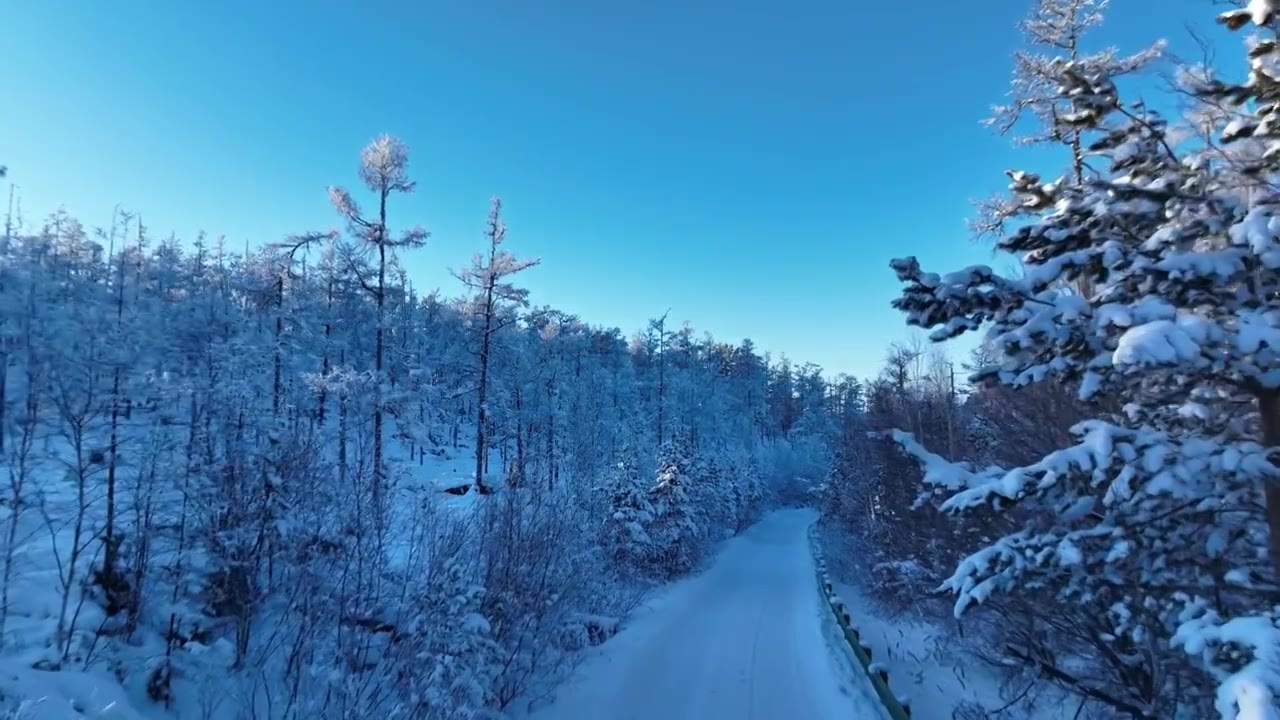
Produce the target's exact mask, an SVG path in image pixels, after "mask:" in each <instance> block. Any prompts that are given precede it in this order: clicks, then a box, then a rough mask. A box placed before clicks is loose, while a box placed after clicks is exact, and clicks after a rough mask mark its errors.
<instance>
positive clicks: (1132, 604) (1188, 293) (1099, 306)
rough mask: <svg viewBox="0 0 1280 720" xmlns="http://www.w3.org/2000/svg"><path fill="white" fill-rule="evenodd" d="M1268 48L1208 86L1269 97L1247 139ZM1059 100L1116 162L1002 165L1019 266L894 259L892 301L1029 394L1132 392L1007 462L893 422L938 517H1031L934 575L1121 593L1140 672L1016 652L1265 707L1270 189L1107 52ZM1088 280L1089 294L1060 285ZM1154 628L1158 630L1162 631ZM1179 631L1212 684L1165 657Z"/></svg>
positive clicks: (967, 583)
mask: <svg viewBox="0 0 1280 720" xmlns="http://www.w3.org/2000/svg"><path fill="white" fill-rule="evenodd" d="M1272 12H1274V8H1272V7H1271V6H1270V4H1269V3H1264V2H1256V3H1253V4H1252V6H1251V7H1250V8H1247V9H1245V10H1243V11H1238V12H1233V13H1229V14H1227V15H1226V16H1224V19H1225V20H1226V21H1227V22H1230V23H1234V24H1244V23H1245V22H1248V21H1249V20H1250V19H1253V20H1257V21H1266V20H1268V19H1269V18H1270V14H1271V13H1272ZM1275 52H1276V51H1275V46H1274V43H1263V44H1261V45H1259V46H1257V47H1256V48H1255V49H1254V50H1253V51H1252V52H1251V70H1252V72H1251V75H1250V78H1249V80H1248V82H1246V83H1245V84H1244V85H1243V86H1232V85H1229V84H1226V83H1218V84H1216V85H1214V86H1212V87H1210V88H1208V90H1209V91H1212V92H1214V93H1215V94H1217V95H1219V96H1221V97H1229V98H1233V99H1234V100H1235V101H1236V102H1238V103H1241V104H1243V103H1245V102H1246V101H1250V100H1253V101H1256V104H1255V105H1254V106H1255V107H1257V108H1258V110H1257V111H1256V115H1255V116H1254V117H1255V120H1254V122H1253V123H1252V124H1251V125H1250V126H1249V129H1248V130H1247V131H1246V132H1245V133H1244V134H1247V135H1252V136H1255V137H1257V136H1264V137H1271V133H1272V132H1273V131H1272V129H1271V123H1270V120H1271V113H1272V112H1273V108H1274V104H1273V103H1271V102H1270V99H1272V98H1273V93H1275V90H1274V88H1276V87H1277V84H1276V80H1275V78H1276V77H1277V76H1276V75H1275V74H1274V71H1273V70H1272V68H1274V67H1276V64H1275V61H1276V56H1275ZM1058 92H1059V94H1060V96H1061V97H1060V98H1059V103H1060V104H1061V105H1062V106H1063V107H1066V108H1068V109H1070V113H1069V115H1070V117H1072V118H1073V119H1074V120H1075V122H1076V123H1077V125H1076V127H1077V128H1078V129H1079V131H1080V133H1081V143H1082V144H1081V147H1082V149H1083V152H1084V153H1085V154H1086V155H1087V157H1089V158H1096V159H1097V161H1099V163H1100V164H1104V167H1103V169H1102V170H1100V172H1099V174H1098V176H1097V177H1093V178H1088V179H1087V180H1086V182H1085V183H1084V184H1082V185H1076V184H1074V183H1069V182H1058V181H1044V180H1042V179H1041V178H1039V177H1038V176H1035V175H1033V174H1029V173H1020V172H1014V173H1011V174H1010V176H1011V178H1012V180H1013V183H1012V185H1011V190H1012V192H1013V196H1014V199H1013V201H1011V202H1010V203H1009V207H1016V208H1017V213H1016V215H1017V217H1018V219H1019V220H1020V221H1024V222H1025V224H1024V225H1023V226H1022V227H1020V228H1019V229H1018V230H1016V231H1014V232H1013V233H1011V234H1009V235H1008V236H1007V237H1005V238H1003V239H1001V240H1000V241H999V243H998V247H999V248H1000V249H1001V250H1004V251H1006V252H1009V253H1012V254H1014V255H1016V256H1017V257H1019V258H1020V259H1021V260H1022V262H1023V265H1024V266H1025V274H1024V275H1023V276H1022V277H1018V278H1009V277H1002V276H1000V275H998V274H996V273H994V272H992V271H991V270H990V269H989V268H986V267H981V266H979V267H970V268H967V269H965V270H962V271H960V272H955V273H949V274H947V275H937V274H933V273H928V272H925V271H924V270H922V269H921V268H920V266H919V264H918V262H916V260H915V259H914V258H906V259H901V260H895V261H894V263H893V267H894V269H895V271H896V272H897V274H898V277H899V278H900V279H901V280H902V281H903V282H904V283H905V285H906V287H905V289H904V291H903V294H902V297H901V298H899V299H898V300H896V301H895V303H894V304H895V306H896V307H897V308H899V309H900V310H902V311H904V312H905V313H906V314H907V318H908V322H909V323H910V324H912V325H918V326H921V327H925V328H934V330H933V333H932V335H931V337H932V338H933V339H934V340H945V339H948V338H951V337H955V336H957V335H960V334H962V333H965V332H969V331H977V330H985V332H986V335H985V337H986V341H987V343H988V344H989V346H990V347H991V349H992V350H993V351H994V352H995V353H996V354H997V358H996V362H995V363H993V364H992V365H990V366H989V367H986V368H984V369H983V370H981V371H979V372H978V373H977V375H976V377H975V379H977V380H979V381H982V382H992V383H999V384H1003V385H1006V386H1009V387H1013V388H1018V387H1024V386H1027V385H1030V384H1032V383H1035V382H1037V381H1040V380H1043V379H1045V378H1056V379H1060V380H1062V381H1065V382H1071V383H1074V384H1075V385H1076V386H1077V387H1078V389H1079V394H1080V396H1081V397H1082V398H1085V399H1092V400H1095V401H1101V400H1107V399H1118V400H1119V401H1120V403H1115V404H1116V405H1119V404H1121V403H1122V404H1123V407H1122V408H1121V410H1120V411H1119V412H1114V413H1109V412H1105V408H1106V404H1107V403H1103V404H1101V405H1100V406H1099V408H1098V409H1096V410H1095V413H1096V414H1095V416H1094V417H1093V418H1091V419H1088V420H1085V421H1083V422H1080V423H1078V424H1077V425H1076V426H1075V428H1074V429H1073V435H1074V442H1073V444H1070V445H1068V446H1066V447H1062V448H1060V449H1057V450H1054V451H1052V452H1050V453H1048V454H1046V455H1045V456H1044V457H1043V458H1041V459H1039V460H1038V461H1035V462H1032V463H1030V464H1027V465H1023V466H1021V467H1014V468H1002V467H994V466H993V467H985V468H984V467H979V466H975V465H973V464H970V463H954V462H950V461H947V460H945V459H944V458H942V457H941V456H939V455H937V454H934V453H932V452H930V451H928V450H926V449H925V448H923V447H922V446H921V445H920V444H919V443H918V442H917V441H916V440H915V439H914V438H913V437H911V436H910V435H909V434H906V433H902V432H899V433H897V435H896V437H897V440H898V442H899V443H900V445H901V446H902V447H903V448H904V449H905V450H906V451H907V452H908V453H910V454H911V455H913V456H915V457H916V458H917V459H919V460H920V461H921V463H922V467H923V469H924V472H925V482H926V483H927V484H928V485H930V486H932V487H933V488H934V489H935V490H937V491H938V492H940V493H941V494H943V495H945V496H946V499H945V500H944V501H943V502H942V505H941V507H942V509H943V510H945V511H947V512H952V513H962V512H972V511H977V510H980V509H982V508H991V507H994V508H997V509H1002V510H1004V511H1005V513H1006V514H1013V516H1014V517H1016V518H1018V526H1017V527H1016V528H1015V529H1014V530H1012V531H1011V532H1008V533H1006V534H1004V535H1003V536H1001V537H998V538H996V539H995V540H994V541H993V542H990V543H989V544H987V545H985V546H984V547H981V548H980V549H979V550H977V551H976V552H975V553H973V554H972V555H970V556H969V557H967V558H966V559H964V560H963V561H962V562H961V563H960V564H959V566H958V567H957V568H956V571H955V573H954V574H953V575H952V576H951V577H950V578H949V579H948V580H946V582H945V583H944V587H946V588H948V589H950V590H952V591H954V592H955V593H956V594H957V602H956V612H957V614H961V613H963V612H964V611H965V610H967V609H968V608H970V607H972V606H974V605H976V604H979V603H982V602H984V601H986V600H988V599H991V598H998V596H1000V595H1001V594H1005V593H1010V594H1015V595H1016V594H1019V593H1023V592H1028V591H1030V590H1032V589H1038V590H1041V591H1042V590H1048V591H1049V592H1051V593H1052V594H1053V595H1054V596H1056V598H1057V599H1058V601H1060V602H1063V603H1078V602H1088V603H1096V604H1098V605H1100V606H1102V607H1105V608H1107V610H1106V615H1105V617H1101V618H1098V619H1097V622H1098V623H1099V624H1100V630H1101V634H1100V635H1099V637H1101V638H1103V639H1105V643H1104V644H1102V645H1100V646H1099V647H1097V648H1096V649H1097V650H1098V651H1099V652H1104V653H1109V654H1111V655H1113V656H1114V657H1115V658H1116V663H1115V665H1116V666H1117V667H1121V668H1124V667H1125V666H1127V667H1128V668H1129V671H1130V672H1129V675H1130V681H1129V682H1127V683H1126V682H1115V681H1112V682H1101V681H1100V680H1099V679H1098V678H1096V677H1093V676H1091V675H1088V674H1083V673H1080V672H1079V671H1073V669H1072V668H1070V667H1064V666H1063V665H1060V664H1058V663H1056V662H1055V660H1054V659H1053V658H1050V657H1041V656H1034V657H1033V656H1027V657H1025V658H1024V659H1025V660H1026V661H1027V662H1031V663H1033V664H1035V665H1037V666H1038V667H1039V669H1040V670H1041V671H1042V672H1044V673H1046V674H1047V675H1048V676H1049V677H1052V678H1054V679H1055V680H1057V681H1060V682H1061V683H1062V684H1064V685H1065V686H1067V687H1069V688H1071V689H1073V690H1074V691H1076V692H1079V693H1080V694H1082V695H1086V696H1088V697H1090V698H1092V699H1094V700H1095V701H1098V702H1102V703H1105V704H1107V705H1109V706H1110V707H1111V709H1112V710H1113V711H1117V712H1121V713H1124V714H1128V715H1131V716H1134V717H1179V716H1181V714H1189V715H1197V714H1198V713H1200V712H1203V710H1204V708H1203V707H1202V705H1201V703H1200V702H1199V701H1198V699H1197V698H1198V697H1202V696H1201V695H1199V694H1198V693H1197V692H1196V691H1195V688H1196V687H1197V686H1199V685H1201V684H1203V683H1205V681H1206V680H1207V679H1209V678H1211V679H1212V680H1213V681H1214V682H1215V683H1216V684H1217V686H1218V690H1217V693H1216V701H1215V702H1214V705H1215V706H1216V709H1217V711H1218V713H1220V714H1221V716H1222V717H1224V718H1237V717H1239V718H1259V717H1265V718H1274V717H1276V714H1275V713H1276V711H1275V704H1274V700H1273V699H1272V698H1274V697H1275V693H1276V692H1277V690H1280V630H1277V626H1278V624H1280V618H1278V617H1277V615H1276V611H1275V609H1274V607H1273V605H1272V598H1273V597H1274V593H1275V592H1276V587H1277V573H1276V571H1275V570H1274V567H1275V566H1276V565H1277V564H1280V552H1277V550H1276V549H1277V548H1278V547H1280V532H1277V530H1278V529H1280V522H1278V520H1277V519H1278V518H1280V502H1278V501H1277V500H1276V498H1278V497H1280V493H1278V492H1277V491H1276V490H1275V489H1274V488H1275V485H1274V483H1275V482H1276V481H1277V480H1278V479H1280V472H1278V471H1277V469H1276V466H1275V465H1273V463H1272V461H1271V459H1270V454H1271V453H1272V452H1274V448H1275V447H1276V446H1277V445H1280V430H1277V429H1276V428H1280V401H1277V398H1278V397H1280V391H1278V390H1277V384H1278V383H1277V380H1276V378H1277V377H1280V355H1278V354H1277V348H1280V334H1278V333H1277V330H1276V327H1277V325H1280V323H1278V322H1277V320H1276V318H1277V317H1280V305H1278V304H1277V300H1276V298H1277V297H1280V288H1277V287H1275V282H1276V278H1277V277H1278V276H1277V274H1276V272H1275V270H1276V268H1277V267H1280V249H1277V248H1280V232H1277V230H1276V224H1275V223H1274V222H1273V221H1272V212H1273V210H1272V208H1273V207H1274V203H1276V202H1280V201H1277V200H1276V199H1275V198H1273V197H1272V196H1271V195H1269V194H1263V195H1261V196H1255V197H1254V198H1253V199H1252V200H1251V201H1249V202H1248V203H1246V202H1242V201H1241V195H1240V193H1238V192H1236V189H1237V188H1236V187H1234V186H1233V185H1232V177H1231V176H1223V175H1220V174H1218V173H1216V172H1215V170H1214V168H1213V167H1212V166H1207V165H1205V164H1203V163H1187V162H1184V161H1183V159H1184V156H1183V154H1182V152H1181V148H1180V147H1179V145H1178V144H1177V143H1176V142H1175V140H1174V137H1173V136H1172V134H1171V133H1170V132H1169V129H1168V126H1167V123H1166V121H1165V120H1164V119H1163V118H1161V117H1160V116H1159V115H1158V114H1156V113H1154V112H1153V111H1151V110H1149V109H1148V108H1146V107H1144V106H1143V105H1141V104H1140V103H1132V104H1129V103H1125V102H1123V101H1122V100H1121V98H1120V96H1119V95H1118V93H1117V92H1116V90H1115V85H1114V82H1113V78H1112V77H1111V76H1110V75H1109V74H1108V73H1107V70H1106V68H1105V67H1096V68H1092V70H1091V71H1090V72H1087V73H1077V74H1076V76H1075V77H1073V78H1072V79H1071V81H1070V82H1064V83H1062V84H1060V85H1059V86H1058ZM1222 130H1223V131H1224V132H1227V133H1228V134H1240V133H1241V128H1240V127H1238V126H1233V127H1228V128H1222ZM1077 280H1084V281H1086V282H1087V283H1088V284H1089V286H1090V287H1092V288H1094V291H1093V292H1092V293H1090V294H1089V295H1087V296H1082V295H1079V294H1073V293H1069V292H1067V291H1065V290H1063V289H1062V288H1063V287H1064V286H1065V285H1066V284H1068V283H1074V282H1076V281H1077ZM1153 635H1163V636H1164V637H1163V639H1162V640H1161V641H1158V642H1157V643H1156V644H1153V642H1152V637H1153ZM1170 642H1171V643H1172V646H1173V647H1174V648H1177V649H1180V651H1182V652H1185V653H1187V655H1188V656H1189V657H1190V658H1191V659H1193V660H1194V661H1195V662H1196V663H1197V665H1198V666H1199V668H1200V669H1201V670H1202V671H1203V672H1204V673H1206V675H1199V676H1196V675H1194V674H1190V673H1188V672H1184V671H1183V660H1181V659H1180V657H1181V656H1172V655H1170V656H1167V657H1166V656H1164V655H1163V653H1166V652H1169V651H1165V650H1162V649H1161V648H1162V647H1166V648H1167V647H1169V643H1170ZM1153 658H1154V659H1153ZM1153 668H1154V669H1155V670H1156V671H1155V672H1151V670H1152V669H1153ZM1135 678H1140V679H1141V680H1140V681H1139V682H1135V681H1134V679H1135ZM1200 716H1202V715H1200Z"/></svg>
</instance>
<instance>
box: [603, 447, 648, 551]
mask: <svg viewBox="0 0 1280 720" xmlns="http://www.w3.org/2000/svg"><path fill="white" fill-rule="evenodd" d="M604 495H605V501H606V502H607V503H608V506H607V508H606V509H605V513H606V517H605V520H604V528H603V537H602V538H601V543H600V544H601V547H603V548H604V551H605V553H606V554H607V556H608V557H609V558H610V559H611V561H612V563H613V566H614V568H616V569H618V570H620V571H623V572H634V571H637V570H641V569H643V568H645V567H646V566H647V564H648V563H649V561H650V559H651V558H652V557H653V552H654V541H653V538H652V537H651V536H650V534H649V528H650V526H651V525H652V523H653V521H654V508H653V504H652V503H651V502H650V501H649V493H648V487H647V486H646V483H644V482H643V480H642V479H641V477H640V468H639V467H638V464H637V462H636V458H635V454H634V452H632V451H631V449H630V448H629V447H623V448H622V450H621V451H620V452H619V453H618V460H617V461H616V463H615V464H614V466H613V467H612V468H610V469H609V472H608V475H607V476H606V477H605V485H604Z"/></svg>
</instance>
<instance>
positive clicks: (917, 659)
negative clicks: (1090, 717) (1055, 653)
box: [835, 582, 1075, 720]
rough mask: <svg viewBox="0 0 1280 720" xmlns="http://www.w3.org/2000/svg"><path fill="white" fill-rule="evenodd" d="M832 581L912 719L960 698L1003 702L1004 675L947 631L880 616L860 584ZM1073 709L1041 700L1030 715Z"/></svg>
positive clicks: (1040, 718)
mask: <svg viewBox="0 0 1280 720" xmlns="http://www.w3.org/2000/svg"><path fill="white" fill-rule="evenodd" d="M835 587H836V592H837V593H838V594H839V595H840V597H841V598H843V599H844V600H845V603H846V604H847V605H848V607H849V613H850V615H851V616H852V617H853V620H854V625H856V626H857V628H858V633H859V636H860V637H861V638H862V642H863V643H864V644H865V645H867V646H868V647H870V648H871V651H872V656H873V657H875V658H876V663H875V664H876V665H877V666H879V667H882V668H884V669H885V670H887V671H888V673H889V689H891V690H892V691H893V692H894V694H895V695H897V696H898V697H902V698H904V699H907V700H909V701H910V702H911V717H912V718H913V720H954V718H955V717H956V716H955V715H954V714H953V713H954V712H955V708H956V707H957V706H958V705H960V704H962V703H967V704H970V705H975V706H982V707H985V708H988V709H990V710H994V709H995V708H1000V707H1003V706H1005V705H1007V704H1008V702H1009V701H1008V698H1007V697H1006V695H1007V691H1006V690H1005V689H1004V685H1005V681H1004V679H1003V678H1002V677H1000V676H999V675H998V674H997V673H996V672H995V670H994V669H993V668H990V667H988V666H987V665H985V664H984V663H982V662H980V661H977V660H976V659H974V658H972V657H969V656H968V653H967V652H966V650H965V649H964V648H963V647H962V646H961V642H960V641H958V640H957V638H956V637H955V636H954V634H953V631H951V630H949V629H947V628H945V627H941V626H939V625H937V624H935V623H933V622H931V621H929V620H927V619H926V618H924V617H898V618H894V619H892V620H886V619H884V618H882V617H879V616H878V610H877V608H876V607H875V603H873V602H871V601H870V600H869V599H868V598H867V596H866V595H865V594H864V593H863V591H862V590H861V589H860V588H858V587H856V586H854V585H850V584H845V583H840V582H836V584H835ZM1074 710H1075V706H1074V705H1070V704H1057V705H1052V704H1046V705H1044V706H1039V707H1036V708H1035V710H1034V717H1035V718H1036V719H1037V720H1066V719H1067V718H1070V717H1072V713H1073V712H1074ZM993 717H1001V718H1007V719H1008V720H1014V719H1015V718H1022V717H1030V715H1023V714H1021V711H1020V710H1019V709H1018V708H1009V709H1007V710H1006V711H1005V713H1004V714H1001V715H998V716H995V715H993Z"/></svg>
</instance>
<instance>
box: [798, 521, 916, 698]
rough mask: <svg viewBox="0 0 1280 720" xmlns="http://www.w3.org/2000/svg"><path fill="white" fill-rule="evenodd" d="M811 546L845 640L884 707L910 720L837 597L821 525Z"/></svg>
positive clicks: (822, 585)
mask: <svg viewBox="0 0 1280 720" xmlns="http://www.w3.org/2000/svg"><path fill="white" fill-rule="evenodd" d="M809 546H810V548H812V551H813V565H814V568H815V569H816V570H817V576H818V587H819V588H820V589H821V590H822V597H823V598H824V599H825V600H826V602H827V605H828V606H830V608H831V612H832V614H834V615H835V617H836V622H837V623H838V624H839V625H840V629H841V631H843V632H844V639H845V640H846V641H847V642H848V643H849V647H850V648H851V649H852V650H853V654H854V656H855V657H857V658H858V663H859V664H860V665H862V669H863V670H864V671H865V672H866V674H867V678H868V679H869V680H870V681H871V687H873V688H875V691H876V695H877V696H879V698H880V703H881V704H882V705H884V708H885V710H887V711H888V713H889V717H890V718H892V720H910V718H911V705H910V704H909V703H908V702H907V701H906V700H904V699H901V698H899V697H897V696H896V695H894V694H893V690H892V689H890V688H889V671H888V670H885V669H884V668H883V667H877V666H876V664H875V662H874V661H873V660H872V654H871V648H870V647H868V646H866V645H864V644H863V643H862V635H861V634H859V633H858V628H856V627H854V624H853V618H852V617H851V616H850V615H849V606H848V605H846V604H845V603H844V601H843V600H841V599H840V596H839V595H838V594H836V590H835V586H834V585H832V583H831V576H830V575H829V574H828V573H827V561H826V560H824V559H823V557H822V547H821V546H820V545H819V544H818V530H817V523H814V524H813V525H812V526H810V528H809Z"/></svg>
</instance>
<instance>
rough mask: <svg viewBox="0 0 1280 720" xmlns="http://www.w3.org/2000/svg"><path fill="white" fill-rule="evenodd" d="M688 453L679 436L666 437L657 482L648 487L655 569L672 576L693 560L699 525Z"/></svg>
mask: <svg viewBox="0 0 1280 720" xmlns="http://www.w3.org/2000/svg"><path fill="white" fill-rule="evenodd" d="M691 455H692V453H691V452H690V450H689V446H688V443H687V442H686V441H685V440H683V439H680V438H676V439H673V440H669V441H667V443H665V444H664V445H663V447H662V450H661V451H660V453H659V457H658V469H657V476H658V477H657V484H656V485H654V487H653V489H652V490H650V491H649V494H650V496H651V497H652V500H653V510H654V523H653V530H652V531H651V532H650V536H651V537H652V538H653V541H654V544H655V546H656V548H655V550H656V554H655V562H656V568H655V569H656V570H657V572H658V573H659V574H660V575H662V576H664V577H674V576H676V575H679V574H681V573H683V572H685V571H687V570H689V569H690V568H692V567H693V564H694V563H695V562H697V559H698V558H697V552H698V543H699V540H700V537H699V529H698V525H697V523H696V522H695V521H694V508H693V504H692V502H691V501H690V498H689V487H688V486H689V483H690V482H691V480H692V478H691V477H690V474H689V471H690V464H691V462H692V457H691Z"/></svg>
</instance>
